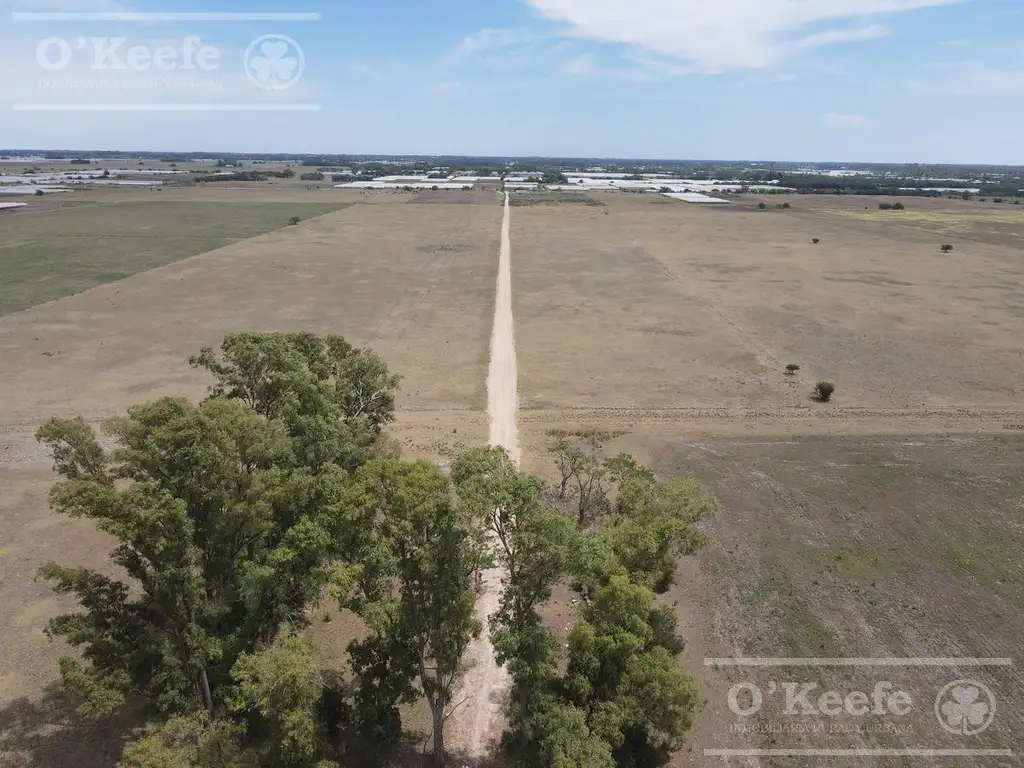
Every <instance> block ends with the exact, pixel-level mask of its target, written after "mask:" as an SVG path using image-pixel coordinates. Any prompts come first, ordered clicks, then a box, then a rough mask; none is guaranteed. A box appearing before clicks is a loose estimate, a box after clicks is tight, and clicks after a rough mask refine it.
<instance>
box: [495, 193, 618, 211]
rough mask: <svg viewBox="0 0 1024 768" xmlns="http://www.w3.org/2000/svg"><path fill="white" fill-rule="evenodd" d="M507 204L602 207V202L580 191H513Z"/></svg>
mask: <svg viewBox="0 0 1024 768" xmlns="http://www.w3.org/2000/svg"><path fill="white" fill-rule="evenodd" d="M509 205H511V206H512V207H514V208H515V207H519V208H526V207H529V206H532V205H589V206H593V207H603V206H604V203H602V202H601V201H600V200H595V199H594V198H592V197H590V195H585V194H583V193H582V192H513V193H512V194H511V195H509Z"/></svg>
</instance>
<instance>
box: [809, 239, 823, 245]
mask: <svg viewBox="0 0 1024 768" xmlns="http://www.w3.org/2000/svg"><path fill="white" fill-rule="evenodd" d="M811 242H812V243H814V244H815V245H817V244H818V243H820V242H821V240H820V239H819V238H817V237H815V238H814V239H812V240H811Z"/></svg>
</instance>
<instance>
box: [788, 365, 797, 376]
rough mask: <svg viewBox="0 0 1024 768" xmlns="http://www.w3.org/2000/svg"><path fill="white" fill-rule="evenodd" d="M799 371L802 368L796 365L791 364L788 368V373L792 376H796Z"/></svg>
mask: <svg viewBox="0 0 1024 768" xmlns="http://www.w3.org/2000/svg"><path fill="white" fill-rule="evenodd" d="M799 370H800V366H799V365H797V364H796V363H790V364H789V365H787V366H786V373H788V374H789V375H790V376H796V374H797V371H799Z"/></svg>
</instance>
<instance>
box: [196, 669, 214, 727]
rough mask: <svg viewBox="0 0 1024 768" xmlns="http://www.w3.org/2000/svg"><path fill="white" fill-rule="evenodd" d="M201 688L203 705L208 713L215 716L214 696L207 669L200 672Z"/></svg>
mask: <svg viewBox="0 0 1024 768" xmlns="http://www.w3.org/2000/svg"><path fill="white" fill-rule="evenodd" d="M199 687H200V688H201V689H202V691H203V704H204V705H205V706H206V711H207V712H208V713H209V714H210V716H211V717H212V716H213V694H212V693H210V678H209V677H207V676H206V667H203V668H202V669H200V670H199Z"/></svg>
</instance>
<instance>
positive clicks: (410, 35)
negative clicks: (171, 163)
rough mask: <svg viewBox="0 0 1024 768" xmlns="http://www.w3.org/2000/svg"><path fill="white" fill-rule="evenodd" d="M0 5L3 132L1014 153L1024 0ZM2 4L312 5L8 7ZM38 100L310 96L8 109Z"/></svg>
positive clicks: (809, 152)
mask: <svg viewBox="0 0 1024 768" xmlns="http://www.w3.org/2000/svg"><path fill="white" fill-rule="evenodd" d="M0 11H2V17H0V18H2V21H0V66H3V67H4V69H5V71H7V72H8V73H10V74H11V76H10V77H8V78H6V79H5V80H4V81H3V82H0V108H2V109H3V110H4V115H3V117H2V119H0V146H25V147H46V148H57V147H62V148H63V147H89V148H106V149H150V150H159V149H168V150H197V149H204V150H210V151H213V150H223V151H229V150H230V151H240V152H278V151H288V152H325V153H421V154H432V153H451V154H485V155H563V156H565V155H568V156H597V157H608V156H614V157H641V158H696V159H767V160H850V161H889V162H963V163H968V162H970V163H1000V164H1002V163H1008V164H1024V131H1022V130H1021V128H1022V126H1024V1H1022V0H430V2H427V1H426V0H376V1H375V2H369V1H368V0H332V2H324V0H308V1H307V2H303V1H302V0H288V2H283V1H282V0H277V1H274V0H203V1H202V2H199V0H188V1H186V0H0ZM12 11H19V12H38V11H68V12H74V11H107V12H112V13H117V12H144V11H176V12H187V11H204V12H212V11H232V12H236V13H256V12H300V11H302V12H319V13H320V14H321V19H320V20H319V21H301V22H300V21H244V22H243V21H232V22H223V21H221V22H211V21H203V22H199V21H188V22H183V21H175V22H159V23H155V22H147V23H129V22H125V21H77V20H76V21H33V22H25V21H17V22H16V21H14V20H13V19H12V17H11V12H12ZM266 34H279V35H286V36H288V37H290V38H292V39H293V40H294V41H295V43H296V44H297V45H298V46H299V47H301V49H302V52H303V54H304V57H305V68H304V69H303V71H302V75H301V79H299V80H298V81H297V82H296V83H295V84H294V85H293V86H291V87H289V88H288V89H285V90H281V91H273V92H270V91H266V90H264V89H260V88H256V87H255V86H254V85H253V83H252V82H251V81H249V80H248V79H247V78H246V77H245V75H244V70H243V69H242V64H241V62H242V60H243V55H244V53H245V51H246V48H247V46H248V44H249V42H250V41H252V40H253V39H255V38H257V37H260V36H262V35H266ZM52 37H60V38H62V39H65V40H68V41H71V42H72V45H73V44H74V41H75V40H77V39H78V38H85V39H91V38H93V37H105V38H117V37H124V38H126V40H127V42H126V43H125V44H124V45H125V46H127V47H130V46H140V47H143V48H147V49H149V50H155V49H156V48H158V47H159V46H170V47H172V48H175V49H180V48H181V46H182V44H183V41H184V40H185V39H186V38H188V37H198V38H200V39H201V42H202V44H204V45H210V46H214V47H216V48H217V49H218V51H219V52H220V61H221V68H220V69H219V70H217V71H216V72H213V73H210V74H209V76H207V75H206V74H205V73H201V74H203V78H202V82H193V80H194V78H193V77H192V75H191V74H189V73H181V72H177V71H175V72H171V73H170V74H171V75H173V76H174V78H176V80H175V83H174V84H173V85H171V84H167V83H164V82H163V81H162V80H161V79H160V78H158V77H154V76H153V73H152V72H141V73H140V72H134V71H131V72H128V73H124V72H109V71H96V70H95V68H94V67H93V65H94V63H95V62H94V61H91V60H90V57H89V55H88V50H89V49H88V44H87V46H86V48H85V52H84V53H82V52H79V51H74V53H73V55H72V56H71V60H70V63H69V64H68V65H67V67H66V68H65V69H63V70H61V71H59V72H53V71H46V70H44V69H42V68H41V67H40V65H39V63H38V60H37V53H38V48H39V45H40V43H41V41H43V40H44V39H46V38H52ZM119 50H124V48H122V49H119ZM291 53H292V52H291V51H289V54H288V55H291ZM108 61H109V60H108ZM161 77H162V76H161ZM41 102H55V103H68V102H71V103H75V104H79V105H80V104H83V103H93V104H108V103H109V104H125V103H132V102H145V103H157V104H189V103H197V102H198V103H201V104H206V105H215V104H220V103H240V104H275V105H277V108H281V105H295V104H318V105H320V109H319V111H316V112H312V111H304V112H290V111H288V112H265V111H260V112H231V113H223V112H216V111H210V109H212V107H210V106H208V107H207V109H206V111H201V112H194V111H183V112H137V113H135V112H92V113H89V112H85V113H82V112H58V113H53V112H21V111H19V112H14V111H11V109H10V106H11V105H12V104H26V103H28V104H37V103H41Z"/></svg>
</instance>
